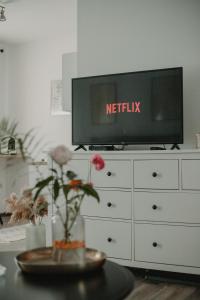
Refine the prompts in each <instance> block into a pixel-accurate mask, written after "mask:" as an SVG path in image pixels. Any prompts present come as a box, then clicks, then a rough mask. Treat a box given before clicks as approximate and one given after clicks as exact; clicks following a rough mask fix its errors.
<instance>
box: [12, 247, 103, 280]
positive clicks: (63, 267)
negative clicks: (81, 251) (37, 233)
mask: <svg viewBox="0 0 200 300" xmlns="http://www.w3.org/2000/svg"><path fill="white" fill-rule="evenodd" d="M52 250H53V248H52V247H44V248H37V249H33V250H28V251H24V252H21V253H19V254H18V255H17V256H16V257H15V262H16V264H17V265H18V266H19V268H20V269H21V271H22V272H24V273H37V274H39V273H41V274H45V273H48V274H50V273H57V274H58V273H65V274H78V273H85V272H91V271H94V270H96V269H99V268H101V267H102V266H103V264H104V263H105V261H106V254H105V253H104V252H102V251H99V250H96V249H92V248H86V249H85V250H86V256H88V257H89V259H87V260H85V263H83V264H77V263H70V264H69V263H65V262H56V261H54V260H53V259H52ZM94 257H95V259H94ZM48 259H49V264H48ZM44 262H45V263H44Z"/></svg>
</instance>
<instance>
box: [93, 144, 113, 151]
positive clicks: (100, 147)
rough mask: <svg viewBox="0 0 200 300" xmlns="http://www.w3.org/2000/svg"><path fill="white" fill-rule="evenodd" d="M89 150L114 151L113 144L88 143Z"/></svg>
mask: <svg viewBox="0 0 200 300" xmlns="http://www.w3.org/2000/svg"><path fill="white" fill-rule="evenodd" d="M89 150H90V151H114V150H115V146H104V145H90V146H89Z"/></svg>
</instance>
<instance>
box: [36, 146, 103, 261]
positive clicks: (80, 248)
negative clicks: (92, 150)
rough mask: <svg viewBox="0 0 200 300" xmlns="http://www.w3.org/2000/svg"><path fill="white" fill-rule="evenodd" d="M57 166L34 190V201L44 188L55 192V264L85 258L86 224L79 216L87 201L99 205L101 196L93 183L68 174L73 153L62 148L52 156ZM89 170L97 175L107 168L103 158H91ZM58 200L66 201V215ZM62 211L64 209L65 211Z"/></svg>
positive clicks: (71, 172) (55, 150) (70, 172)
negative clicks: (92, 167) (87, 199)
mask: <svg viewBox="0 0 200 300" xmlns="http://www.w3.org/2000/svg"><path fill="white" fill-rule="evenodd" d="M49 155H50V158H51V159H52V160H53V162H54V166H55V167H53V168H51V169H50V171H51V175H50V176H48V177H47V178H45V179H43V180H41V181H39V182H37V184H36V185H35V187H34V188H33V190H34V191H35V195H34V200H36V199H37V198H38V196H39V195H40V194H41V193H42V191H43V190H44V189H45V188H47V187H48V188H49V189H51V191H52V198H53V203H54V204H55V207H56V208H57V211H56V214H55V215H54V217H53V219H52V221H53V257H54V259H56V260H59V261H62V260H65V261H66V260H67V261H69V260H71V261H72V260H74V259H76V258H77V259H79V260H80V259H81V258H83V254H84V248H85V238H84V220H83V218H82V217H81V216H80V207H81V204H82V202H83V200H84V198H86V197H93V198H94V199H95V200H96V201H99V200H100V199H99V195H98V193H97V191H96V190H95V188H94V187H93V184H92V183H91V182H89V181H88V180H87V181H83V180H82V179H80V178H79V177H78V175H77V174H76V173H75V172H74V171H73V170H69V169H68V170H65V166H66V165H67V164H68V162H69V161H70V160H71V158H72V153H71V152H70V150H69V149H68V148H67V147H65V146H64V145H59V146H57V147H56V148H54V149H53V150H52V151H50V153H49ZM90 166H94V167H95V169H96V170H97V171H100V170H102V169H103V168H104V166H105V162H104V160H103V158H102V157H101V156H100V155H98V154H96V155H95V156H93V157H92V158H91V164H90ZM59 197H64V200H65V213H64V214H63V213H62V211H61V208H60V206H59V205H58V203H57V200H58V199H59ZM62 209H63V208H62Z"/></svg>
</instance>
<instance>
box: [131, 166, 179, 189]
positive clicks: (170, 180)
mask: <svg viewBox="0 0 200 300" xmlns="http://www.w3.org/2000/svg"><path fill="white" fill-rule="evenodd" d="M134 187H135V188H136V189H137V188H138V189H147V188H148V189H178V160H137V161H135V162H134Z"/></svg>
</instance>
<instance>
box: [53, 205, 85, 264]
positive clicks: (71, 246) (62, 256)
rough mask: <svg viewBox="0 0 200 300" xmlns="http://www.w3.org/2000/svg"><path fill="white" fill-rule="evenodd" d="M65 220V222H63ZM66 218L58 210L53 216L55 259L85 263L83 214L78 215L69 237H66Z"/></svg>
mask: <svg viewBox="0 0 200 300" xmlns="http://www.w3.org/2000/svg"><path fill="white" fill-rule="evenodd" d="M63 221H64V222H63ZM64 223H65V220H63V219H62V217H61V215H60V213H59V212H58V211H57V212H56V214H55V215H54V216H53V218H52V234H53V252H52V255H53V260H55V261H56V262H59V263H61V262H64V263H68V264H84V258H85V223H84V218H83V217H82V216H81V215H77V217H76V219H75V221H74V222H73V225H72V227H71V229H70V230H69V234H68V238H66V232H65V226H64Z"/></svg>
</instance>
